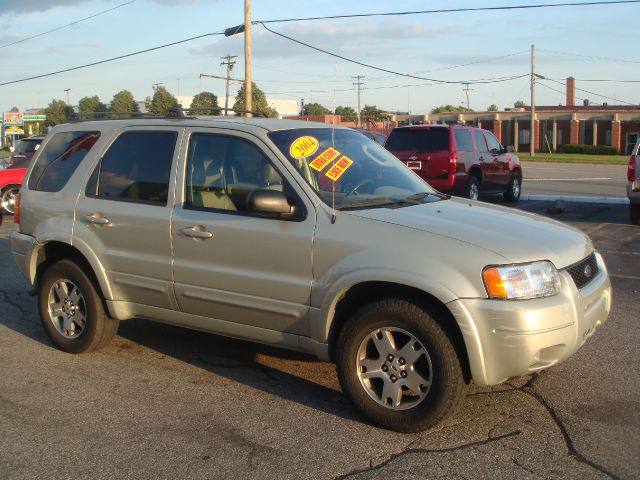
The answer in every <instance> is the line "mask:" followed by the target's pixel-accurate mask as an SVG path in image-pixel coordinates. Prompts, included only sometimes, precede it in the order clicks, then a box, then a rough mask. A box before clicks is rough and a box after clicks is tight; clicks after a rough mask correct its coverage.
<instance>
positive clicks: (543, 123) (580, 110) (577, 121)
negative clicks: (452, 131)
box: [295, 77, 640, 155]
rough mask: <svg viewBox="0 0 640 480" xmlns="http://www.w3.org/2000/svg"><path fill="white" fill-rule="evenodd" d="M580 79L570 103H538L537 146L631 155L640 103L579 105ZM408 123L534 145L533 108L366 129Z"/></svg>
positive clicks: (398, 120) (638, 133)
mask: <svg viewBox="0 0 640 480" xmlns="http://www.w3.org/2000/svg"><path fill="white" fill-rule="evenodd" d="M575 99H576V94H575V79H574V78H572V77H569V78H568V79H567V99H566V105H564V106H536V118H535V122H536V128H535V138H534V139H533V140H534V147H535V150H536V151H537V152H549V151H552V152H555V151H556V150H557V149H558V147H559V146H560V145H564V144H574V145H575V144H584V145H609V146H612V147H614V148H616V149H618V150H619V151H620V153H621V154H623V155H624V154H628V153H629V152H630V150H631V149H632V148H633V146H634V145H635V143H636V142H637V141H638V139H639V138H640V105H631V106H617V105H616V106H613V105H611V106H609V105H607V104H603V105H576V104H575ZM295 118H298V119H302V120H309V121H316V122H324V123H333V124H336V125H343V126H347V127H354V126H355V123H354V122H344V121H342V120H341V119H340V117H339V116H337V115H323V116H315V117H295ZM406 123H449V124H452V123H464V124H467V125H476V126H479V127H481V128H485V129H487V130H491V131H492V132H493V133H494V134H495V135H496V137H498V139H499V140H500V141H501V142H502V143H503V144H504V145H513V147H514V148H515V149H516V150H517V151H529V150H530V145H531V109H530V107H524V108H512V109H507V110H505V111H501V112H463V113H440V114H428V115H391V116H390V118H389V120H387V121H378V122H370V121H369V122H367V121H366V119H365V120H363V125H362V127H363V128H368V129H371V130H377V131H382V132H388V131H389V129H390V128H393V127H395V126H397V125H399V124H406Z"/></svg>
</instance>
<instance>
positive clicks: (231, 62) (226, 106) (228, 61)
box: [220, 54, 238, 115]
mask: <svg viewBox="0 0 640 480" xmlns="http://www.w3.org/2000/svg"><path fill="white" fill-rule="evenodd" d="M237 57H238V56H237V55H229V54H227V56H226V57H222V60H226V62H222V63H220V66H226V67H227V95H226V97H225V98H224V114H225V115H229V110H228V109H229V82H230V81H231V71H232V70H233V66H234V65H235V64H236V62H235V61H234V60H232V59H234V58H237Z"/></svg>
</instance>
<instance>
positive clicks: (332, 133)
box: [269, 128, 446, 210]
mask: <svg viewBox="0 0 640 480" xmlns="http://www.w3.org/2000/svg"><path fill="white" fill-rule="evenodd" d="M269 137H270V138H271V140H272V141H273V142H274V143H275V144H276V146H277V147H278V149H279V150H280V151H281V152H282V154H283V155H284V156H285V157H287V159H288V160H289V161H290V162H291V164H292V165H293V166H294V167H295V168H296V170H297V171H298V172H299V173H300V175H301V176H302V177H303V178H304V179H305V180H306V182H307V183H308V184H309V185H311V187H313V189H314V190H315V191H316V192H317V193H318V195H319V196H320V198H321V199H322V201H323V202H325V203H326V204H327V205H329V206H331V205H335V207H336V208H337V209H342V210H344V209H348V208H373V207H383V206H408V205H415V204H418V203H424V202H433V201H437V200H441V199H443V198H446V197H445V196H443V195H441V194H439V193H437V192H436V191H435V190H433V189H432V188H431V187H430V186H429V185H428V184H427V183H426V182H425V181H424V180H422V179H421V178H420V177H418V176H417V175H416V174H415V173H413V172H412V171H411V170H409V169H408V168H407V167H406V166H405V165H404V164H403V163H402V162H401V161H400V160H398V159H397V158H396V157H394V156H393V155H392V154H391V153H390V152H388V151H387V150H385V149H384V148H383V147H381V146H380V145H378V144H377V143H376V142H374V141H373V140H371V139H369V138H367V137H365V136H364V135H362V134H360V133H359V132H356V131H354V130H347V129H335V130H333V129H330V128H300V129H294V130H283V131H278V132H271V133H269ZM334 201H335V203H334Z"/></svg>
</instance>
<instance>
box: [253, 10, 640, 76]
mask: <svg viewBox="0 0 640 480" xmlns="http://www.w3.org/2000/svg"><path fill="white" fill-rule="evenodd" d="M634 1H638V2H640V0H634ZM255 23H259V24H261V25H262V27H263V28H264V29H265V30H267V31H268V32H271V33H273V34H274V35H277V36H279V37H282V38H285V39H287V40H289V41H291V42H294V43H297V44H299V45H304V46H305V47H308V48H311V49H312V50H316V51H318V52H322V53H326V54H327V55H330V56H332V57H336V58H339V59H341V60H344V61H346V62H350V63H355V64H357V65H361V66H363V67H367V68H371V69H373V70H378V71H380V72H385V73H391V74H393V75H397V76H401V77H407V78H414V79H416V80H424V81H427V82H437V83H446V84H465V83H469V84H472V83H498V82H506V81H509V80H515V79H517V78H523V77H527V76H528V74H525V75H515V76H512V77H505V78H502V79H497V80H438V79H434V78H426V77H420V76H417V75H411V74H408V73H400V72H395V71H393V70H389V69H386V68H381V67H376V66H374V65H369V64H367V63H363V62H359V61H357V60H353V59H351V58H347V57H344V56H342V55H338V54H337V53H333V52H330V51H328V50H324V49H322V48H319V47H314V46H313V45H310V44H308V43H305V42H302V41H300V40H296V39H295V38H293V37H289V36H287V35H285V34H283V33H279V32H276V31H274V30H271V29H270V28H269V27H267V26H266V25H264V23H263V22H255Z"/></svg>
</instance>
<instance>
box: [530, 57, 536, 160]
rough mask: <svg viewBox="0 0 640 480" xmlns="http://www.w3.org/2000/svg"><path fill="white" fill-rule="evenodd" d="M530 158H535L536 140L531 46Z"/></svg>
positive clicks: (533, 72) (534, 69) (534, 73)
mask: <svg viewBox="0 0 640 480" xmlns="http://www.w3.org/2000/svg"><path fill="white" fill-rule="evenodd" d="M530 131H531V139H530V141H529V143H530V144H531V152H530V153H531V157H532V158H533V157H534V156H535V154H536V153H535V151H536V148H535V138H536V47H535V45H531V129H530Z"/></svg>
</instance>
